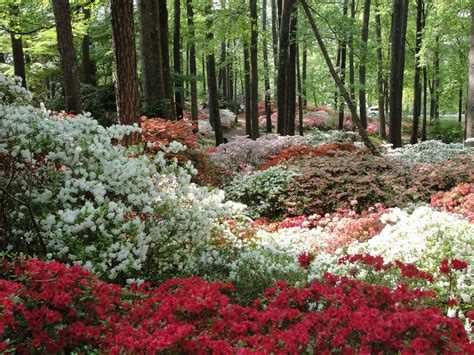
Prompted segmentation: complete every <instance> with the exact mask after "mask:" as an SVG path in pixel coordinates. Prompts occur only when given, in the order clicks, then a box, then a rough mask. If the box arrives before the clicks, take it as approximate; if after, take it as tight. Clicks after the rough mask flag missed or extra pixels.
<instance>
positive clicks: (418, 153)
mask: <svg viewBox="0 0 474 355" xmlns="http://www.w3.org/2000/svg"><path fill="white" fill-rule="evenodd" d="M473 153H474V147H469V146H465V145H463V144H461V143H450V144H446V143H443V142H440V141H436V140H429V141H425V142H420V143H417V144H407V145H405V146H403V147H402V148H397V149H388V150H387V152H386V155H387V156H389V157H392V158H396V159H400V160H403V161H408V162H420V163H429V164H432V163H437V162H439V161H442V160H449V159H452V158H454V157H456V156H458V155H464V154H473Z"/></svg>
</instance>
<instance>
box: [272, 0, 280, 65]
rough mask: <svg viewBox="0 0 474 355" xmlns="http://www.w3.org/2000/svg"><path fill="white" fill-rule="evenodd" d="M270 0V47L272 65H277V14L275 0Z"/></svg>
mask: <svg viewBox="0 0 474 355" xmlns="http://www.w3.org/2000/svg"><path fill="white" fill-rule="evenodd" d="M271 1H272V49H273V65H274V66H275V68H277V67H278V15H277V6H276V0H271Z"/></svg>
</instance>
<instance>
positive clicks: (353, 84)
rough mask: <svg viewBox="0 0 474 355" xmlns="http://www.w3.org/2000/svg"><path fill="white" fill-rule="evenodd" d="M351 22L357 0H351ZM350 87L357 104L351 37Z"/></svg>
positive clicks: (352, 40) (350, 41)
mask: <svg viewBox="0 0 474 355" xmlns="http://www.w3.org/2000/svg"><path fill="white" fill-rule="evenodd" d="M351 21H352V23H354V21H355V0H351ZM349 86H350V92H351V99H352V101H354V104H356V102H357V101H356V95H355V70H354V38H353V36H352V32H351V35H350V37H349Z"/></svg>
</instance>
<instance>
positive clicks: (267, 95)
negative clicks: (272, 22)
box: [262, 0, 272, 133]
mask: <svg viewBox="0 0 474 355" xmlns="http://www.w3.org/2000/svg"><path fill="white" fill-rule="evenodd" d="M262 32H263V39H262V46H263V74H264V82H265V83H264V86H265V118H266V122H267V124H266V128H267V129H266V131H267V133H271V132H272V112H271V103H270V78H269V75H270V73H269V68H268V47H267V36H266V34H267V0H263V1H262Z"/></svg>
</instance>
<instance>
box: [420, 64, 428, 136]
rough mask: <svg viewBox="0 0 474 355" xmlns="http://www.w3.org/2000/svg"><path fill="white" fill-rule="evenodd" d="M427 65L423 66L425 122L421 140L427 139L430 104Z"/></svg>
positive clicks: (422, 127)
mask: <svg viewBox="0 0 474 355" xmlns="http://www.w3.org/2000/svg"><path fill="white" fill-rule="evenodd" d="M426 71H427V70H426V66H424V67H423V123H422V126H421V140H422V141H423V142H424V141H426V130H427V127H426V125H427V122H426V119H427V105H428V73H427V72H426Z"/></svg>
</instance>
